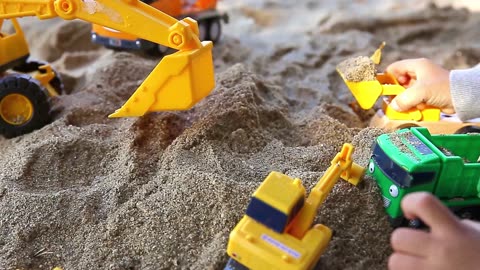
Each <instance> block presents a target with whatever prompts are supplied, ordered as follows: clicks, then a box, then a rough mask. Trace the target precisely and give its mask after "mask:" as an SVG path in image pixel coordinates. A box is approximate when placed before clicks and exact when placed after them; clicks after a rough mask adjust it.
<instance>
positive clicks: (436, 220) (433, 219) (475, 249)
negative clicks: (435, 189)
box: [388, 192, 480, 270]
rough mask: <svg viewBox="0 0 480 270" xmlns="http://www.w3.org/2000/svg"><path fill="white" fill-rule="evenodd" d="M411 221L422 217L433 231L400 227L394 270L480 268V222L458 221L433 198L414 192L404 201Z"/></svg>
mask: <svg viewBox="0 0 480 270" xmlns="http://www.w3.org/2000/svg"><path fill="white" fill-rule="evenodd" d="M402 209H403V212H404V214H405V216H406V217H407V218H409V219H413V218H419V219H421V220H422V221H423V222H424V223H425V224H427V225H428V226H429V227H430V231H429V232H428V231H420V230H415V229H408V228H400V229H397V230H395V231H394V232H393V233H392V236H391V239H390V242H391V245H392V248H393V250H394V252H393V254H392V255H391V256H390V258H389V260H388V268H389V269H390V270H402V269H405V270H410V269H422V270H451V269H462V270H469V269H472V270H473V269H478V268H479V265H480V223H477V222H473V221H468V220H463V221H460V220H459V219H457V218H456V217H455V216H454V215H453V214H452V213H451V212H450V210H449V209H448V208H446V207H445V206H444V205H443V204H442V203H441V202H440V201H439V200H437V199H436V198H435V197H434V196H433V195H431V194H429V193H425V192H419V193H412V194H409V195H407V196H405V198H404V199H403V200H402Z"/></svg>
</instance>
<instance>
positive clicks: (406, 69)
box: [386, 58, 425, 78]
mask: <svg viewBox="0 0 480 270" xmlns="http://www.w3.org/2000/svg"><path fill="white" fill-rule="evenodd" d="M421 61H425V59H422V58H420V59H405V60H401V61H397V62H394V63H392V64H390V65H389V66H388V67H387V69H386V72H387V73H391V74H393V75H394V76H395V77H396V78H398V77H400V76H402V75H404V76H405V75H407V74H416V73H417V72H416V69H417V67H418V66H419V63H421Z"/></svg>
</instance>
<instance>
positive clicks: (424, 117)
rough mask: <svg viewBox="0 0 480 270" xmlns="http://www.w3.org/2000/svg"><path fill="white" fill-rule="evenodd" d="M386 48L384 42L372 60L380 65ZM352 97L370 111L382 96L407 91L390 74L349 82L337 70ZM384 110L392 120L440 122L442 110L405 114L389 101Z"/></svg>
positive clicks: (379, 74)
mask: <svg viewBox="0 0 480 270" xmlns="http://www.w3.org/2000/svg"><path fill="white" fill-rule="evenodd" d="M384 46H385V42H383V43H382V44H381V45H380V47H379V48H378V49H377V50H376V51H375V52H374V53H373V55H372V56H371V57H370V59H371V60H372V61H373V62H374V63H375V64H379V63H380V61H381V57H382V49H383V47H384ZM337 72H338V73H339V74H340V76H341V77H342V79H343V81H344V82H345V84H346V85H347V87H348V89H349V90H350V92H352V95H353V96H354V97H355V99H356V100H357V102H358V104H359V106H360V107H361V108H362V109H364V110H369V109H371V108H372V107H373V105H375V103H376V102H377V100H378V98H379V97H380V96H388V97H390V99H391V98H393V97H395V96H397V95H398V94H400V93H402V92H403V91H405V88H404V87H403V86H401V85H400V84H399V83H398V81H397V79H396V78H395V77H394V76H393V75H392V74H388V73H378V74H376V76H375V77H376V80H373V81H362V82H353V81H348V80H347V79H346V78H345V76H344V75H343V74H342V72H340V70H338V69H337ZM382 109H383V111H384V113H385V116H386V117H388V119H391V120H413V121H439V120H440V109H438V108H432V107H428V108H426V109H424V110H418V109H416V108H415V109H411V110H408V111H405V112H399V111H395V110H394V109H393V108H391V107H390V106H389V102H388V101H383V103H382Z"/></svg>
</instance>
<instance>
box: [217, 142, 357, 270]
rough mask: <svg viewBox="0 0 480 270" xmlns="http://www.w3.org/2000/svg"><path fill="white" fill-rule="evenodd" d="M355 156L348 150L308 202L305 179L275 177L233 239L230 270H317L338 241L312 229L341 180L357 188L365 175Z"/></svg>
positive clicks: (318, 227)
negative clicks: (322, 207) (335, 241)
mask: <svg viewBox="0 0 480 270" xmlns="http://www.w3.org/2000/svg"><path fill="white" fill-rule="evenodd" d="M353 150H354V148H353V146H352V145H351V144H344V145H343V147H342V150H341V151H340V152H339V153H338V154H337V155H336V156H335V157H334V159H333V160H332V163H331V165H330V167H329V168H328V169H327V171H326V172H325V173H324V175H323V176H322V177H321V178H320V180H319V181H318V183H317V184H316V186H315V187H314V188H313V189H312V191H311V192H310V195H309V196H308V197H306V190H305V187H304V186H303V185H302V181H301V180H300V179H298V178H295V179H292V178H290V177H288V176H287V175H284V174H282V173H279V172H271V173H270V174H269V175H268V176H267V178H266V179H265V180H264V181H263V182H262V184H261V185H260V187H258V189H257V190H256V191H255V192H254V193H253V196H252V198H251V200H250V203H249V205H248V207H247V210H246V214H245V216H244V217H243V218H242V219H241V220H240V222H239V223H238V224H237V225H236V226H235V228H234V229H233V231H232V232H231V233H230V239H229V241H228V247H227V253H228V255H229V256H230V260H229V261H228V264H227V266H226V267H225V270H243V269H252V270H264V269H276V270H308V269H313V268H314V267H315V266H316V264H317V262H318V260H319V259H320V256H321V255H322V253H323V252H324V251H325V249H326V247H327V245H328V243H329V242H330V239H331V237H332V231H331V230H330V229H329V228H328V227H326V226H324V225H321V224H317V225H314V226H312V223H313V221H314V219H315V216H316V215H317V211H318V209H319V208H320V206H321V205H322V204H323V202H324V201H325V199H326V198H327V196H328V194H329V193H330V192H331V190H332V188H333V186H334V185H335V184H336V183H337V181H338V180H339V179H340V178H342V179H344V180H346V181H348V182H350V183H351V184H353V185H357V184H358V182H359V181H360V178H361V176H362V175H363V171H364V168H362V167H361V166H359V165H357V164H356V163H354V162H353V161H352V154H353Z"/></svg>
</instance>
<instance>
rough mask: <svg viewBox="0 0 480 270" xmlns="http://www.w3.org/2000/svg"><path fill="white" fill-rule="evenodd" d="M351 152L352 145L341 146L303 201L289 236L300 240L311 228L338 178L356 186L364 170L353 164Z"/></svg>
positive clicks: (289, 229)
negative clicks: (303, 203) (303, 204)
mask: <svg viewBox="0 0 480 270" xmlns="http://www.w3.org/2000/svg"><path fill="white" fill-rule="evenodd" d="M353 150H354V147H353V145H351V144H349V143H345V144H343V147H342V150H341V151H340V152H339V153H337V155H336V156H335V157H334V158H333V160H332V162H331V165H330V167H328V169H327V171H325V173H324V174H323V176H322V177H321V178H320V180H319V181H318V183H317V184H316V185H315V187H314V188H313V189H312V191H311V192H310V195H309V196H308V198H307V200H306V201H305V206H304V207H303V208H302V209H301V210H300V212H299V213H298V214H297V216H296V217H295V218H294V219H293V221H292V222H291V223H290V225H289V228H288V229H287V231H288V232H289V233H290V234H291V235H293V236H295V237H297V238H302V237H303V236H304V235H305V233H306V232H307V231H308V229H309V228H310V226H312V223H313V220H314V219H315V216H316V214H317V211H318V208H320V206H321V205H322V204H323V202H324V201H325V199H326V198H327V196H328V194H330V192H331V191H332V188H333V186H334V185H335V184H336V183H337V181H338V180H339V178H342V179H343V180H345V181H348V182H349V183H351V184H352V185H355V186H356V185H357V184H358V182H359V181H360V179H361V177H362V175H363V172H364V168H363V167H362V166H360V165H358V164H356V163H354V162H353V160H352V155H353Z"/></svg>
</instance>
